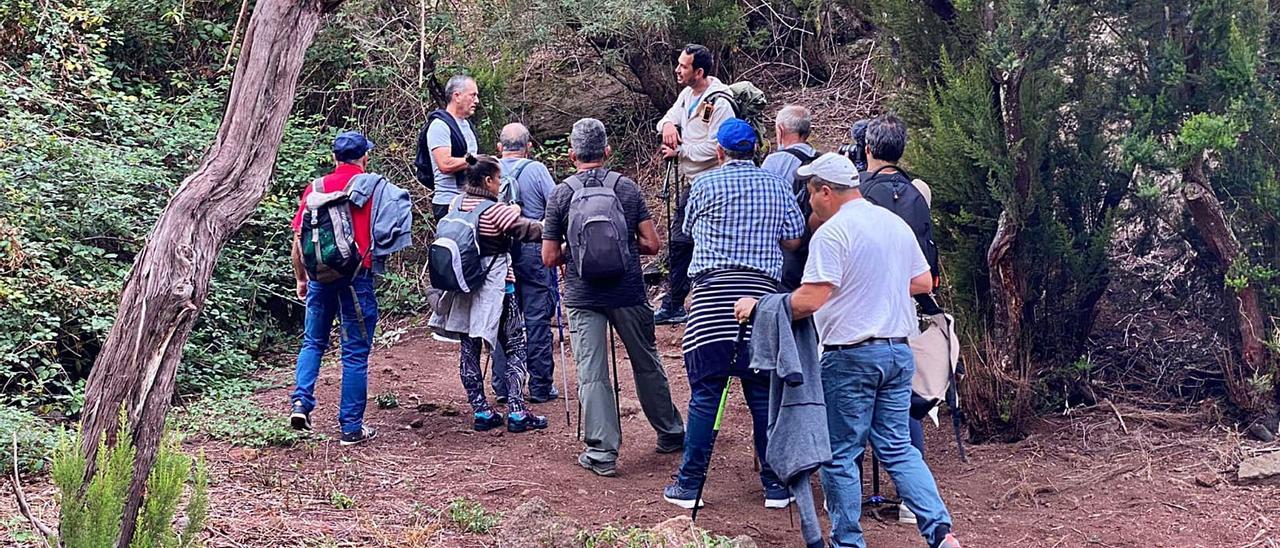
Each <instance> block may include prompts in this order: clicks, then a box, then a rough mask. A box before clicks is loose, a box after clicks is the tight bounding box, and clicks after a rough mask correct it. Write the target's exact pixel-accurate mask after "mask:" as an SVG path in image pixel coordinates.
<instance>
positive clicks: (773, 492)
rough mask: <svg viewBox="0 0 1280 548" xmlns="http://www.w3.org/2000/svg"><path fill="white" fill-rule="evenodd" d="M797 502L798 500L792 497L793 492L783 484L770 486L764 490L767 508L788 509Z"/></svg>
mask: <svg viewBox="0 0 1280 548" xmlns="http://www.w3.org/2000/svg"><path fill="white" fill-rule="evenodd" d="M795 500H796V498H795V497H793V496H791V491H788V490H787V488H786V487H785V486H783V485H782V484H777V485H770V486H769V487H767V488H765V490H764V507H765V508H786V507H788V506H791V503H792V502H795Z"/></svg>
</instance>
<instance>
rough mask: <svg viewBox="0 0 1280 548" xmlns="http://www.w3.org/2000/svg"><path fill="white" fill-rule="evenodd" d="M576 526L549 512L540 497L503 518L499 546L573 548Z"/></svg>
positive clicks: (572, 522) (499, 532)
mask: <svg viewBox="0 0 1280 548" xmlns="http://www.w3.org/2000/svg"><path fill="white" fill-rule="evenodd" d="M577 537H578V524H577V523H575V522H574V521H573V520H570V519H568V518H565V517H563V516H561V515H559V514H557V513H556V512H554V511H552V510H551V506H549V505H548V504H547V501H545V500H542V498H541V497H533V498H531V499H529V500H528V501H527V502H525V503H524V504H521V505H520V506H518V507H516V509H515V510H513V511H510V512H507V513H506V514H505V515H503V517H502V527H501V528H500V529H498V546H500V547H503V548H507V547H512V548H514V547H516V546H520V547H536V548H575V547H576V546H577V542H576V539H577Z"/></svg>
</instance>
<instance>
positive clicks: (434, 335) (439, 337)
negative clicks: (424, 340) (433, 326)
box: [431, 331, 458, 343]
mask: <svg viewBox="0 0 1280 548" xmlns="http://www.w3.org/2000/svg"><path fill="white" fill-rule="evenodd" d="M431 338H433V339H435V340H437V341H440V342H447V343H456V342H458V339H450V338H449V337H446V336H444V335H441V334H439V333H436V332H435V331H432V332H431Z"/></svg>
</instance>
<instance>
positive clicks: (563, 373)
mask: <svg viewBox="0 0 1280 548" xmlns="http://www.w3.org/2000/svg"><path fill="white" fill-rule="evenodd" d="M551 277H552V279H553V280H554V279H555V274H554V273H553V274H552V275H551ZM554 286H555V290H556V326H557V327H558V328H559V330H560V378H561V379H562V381H563V385H564V423H565V424H569V422H570V421H569V360H568V358H566V357H565V354H564V314H562V313H561V312H560V283H559V281H556V283H555V284H554ZM578 405H579V407H578V412H579V413H581V412H582V407H581V405H582V404H581V402H579V404H578ZM579 422H581V417H579ZM578 428H582V425H581V424H579V425H578Z"/></svg>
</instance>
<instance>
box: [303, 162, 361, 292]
mask: <svg viewBox="0 0 1280 548" xmlns="http://www.w3.org/2000/svg"><path fill="white" fill-rule="evenodd" d="M349 188H350V183H348V186H347V188H343V189H342V190H339V191H337V192H325V191H324V178H320V179H316V180H315V181H313V182H312V183H311V192H310V193H309V194H307V199H306V204H305V208H304V209H303V211H302V231H301V237H300V239H301V244H302V264H303V266H304V267H305V268H306V270H307V276H308V277H309V278H310V279H311V280H314V281H317V282H320V283H329V282H332V281H335V280H339V279H342V278H345V277H349V276H352V275H354V274H355V273H356V271H357V270H359V269H360V266H361V265H362V264H363V262H364V257H363V256H361V255H360V248H359V247H358V246H356V235H355V234H356V233H355V225H354V224H353V223H352V221H351V196H350V195H349V194H348V190H349Z"/></svg>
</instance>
